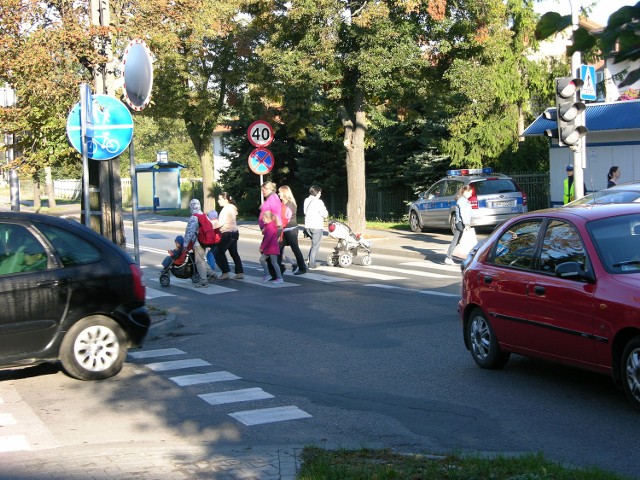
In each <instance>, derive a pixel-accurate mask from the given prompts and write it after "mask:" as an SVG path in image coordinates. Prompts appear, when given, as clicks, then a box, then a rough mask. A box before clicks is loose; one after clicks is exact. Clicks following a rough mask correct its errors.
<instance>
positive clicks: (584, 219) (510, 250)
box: [458, 204, 640, 410]
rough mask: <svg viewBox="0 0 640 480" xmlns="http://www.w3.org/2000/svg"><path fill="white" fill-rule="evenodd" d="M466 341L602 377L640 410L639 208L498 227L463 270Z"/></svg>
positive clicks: (486, 354) (479, 355)
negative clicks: (598, 373) (569, 366)
mask: <svg viewBox="0 0 640 480" xmlns="http://www.w3.org/2000/svg"><path fill="white" fill-rule="evenodd" d="M458 312H459V314H460V318H461V320H462V327H463V332H464V343H465V346H466V347H467V349H468V350H469V351H470V352H471V356H472V357H473V359H474V360H475V362H476V363H477V364H478V365H479V366H480V367H482V368H501V367H503V366H504V365H505V364H506V363H507V361H508V360H509V356H510V355H511V354H512V353H515V354H519V355H525V356H530V357H537V358H543V359H546V360H551V361H555V362H560V363H564V364H568V365H573V366H576V367H580V368H585V369H588V370H593V371H596V372H601V373H605V374H607V375H610V376H611V377H612V378H613V379H614V380H615V382H616V383H617V384H618V385H621V386H622V388H623V389H624V391H625V393H626V395H627V397H628V398H629V400H631V402H632V403H633V405H634V407H635V408H636V409H638V410H640V204H608V205H580V206H575V207H566V206H565V207H563V208H557V209H549V210H542V211H536V212H532V213H529V214H525V215H520V216H518V217H515V218H512V219H510V220H508V221H506V222H505V223H503V224H502V225H500V226H499V227H498V228H496V230H495V231H494V232H493V233H492V234H491V236H490V237H489V238H488V239H487V240H486V241H485V242H484V243H483V244H482V245H481V246H480V247H479V248H478V249H477V252H475V255H474V256H473V258H472V259H471V260H470V261H469V262H468V263H466V264H465V268H464V271H463V283H462V299H461V300H460V302H459V305H458Z"/></svg>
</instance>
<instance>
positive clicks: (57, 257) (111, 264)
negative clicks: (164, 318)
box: [0, 212, 151, 380]
mask: <svg viewBox="0 0 640 480" xmlns="http://www.w3.org/2000/svg"><path fill="white" fill-rule="evenodd" d="M0 305H1V307H0V368H4V367H16V366H25V365H34V364H38V363H43V362H55V361H58V360H59V361H60V362H61V363H62V367H63V368H64V370H65V371H66V372H67V373H68V374H69V375H70V376H72V377H74V378H78V379H81V380H100V379H104V378H109V377H112V376H113V375H116V374H117V373H118V372H119V371H120V370H121V369H122V365H123V364H124V361H125V358H126V355H127V349H128V348H131V347H138V346H141V344H142V341H143V340H144V337H145V335H146V334H147V331H148V329H149V326H150V323H151V320H150V318H149V312H148V311H147V308H146V307H145V287H144V285H143V283H142V271H141V270H140V267H139V266H138V265H137V264H136V263H135V262H134V261H133V260H132V259H131V257H130V256H129V255H127V253H125V252H124V251H122V250H121V249H120V248H118V247H117V246H116V245H115V244H114V243H112V242H110V241H109V240H107V239H105V238H104V237H101V236H100V235H98V234H97V233H95V232H93V231H92V230H90V229H89V228H87V227H85V226H84V225H82V224H80V223H78V222H77V221H74V220H68V219H64V218H57V217H53V216H47V215H39V214H34V213H18V212H0Z"/></svg>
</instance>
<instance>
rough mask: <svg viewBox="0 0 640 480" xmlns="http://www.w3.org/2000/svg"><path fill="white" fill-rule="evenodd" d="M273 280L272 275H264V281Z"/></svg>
mask: <svg viewBox="0 0 640 480" xmlns="http://www.w3.org/2000/svg"><path fill="white" fill-rule="evenodd" d="M270 281H271V275H265V276H264V277H262V283H268V282H270Z"/></svg>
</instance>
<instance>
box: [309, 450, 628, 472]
mask: <svg viewBox="0 0 640 480" xmlns="http://www.w3.org/2000/svg"><path fill="white" fill-rule="evenodd" d="M297 478H298V480H320V479H322V480H370V479H378V480H383V479H389V480H391V479H394V480H416V479H429V480H468V479H504V480H507V479H510V480H516V479H517V480H624V477H622V476H620V475H616V474H614V473H609V472H604V471H602V470H600V469H597V468H571V467H565V466H563V465H561V464H559V463H556V462H552V461H549V460H547V459H546V458H545V457H544V456H543V455H542V454H529V455H522V456H517V457H515V456H510V457H503V456H496V457H493V458H487V457H479V456H471V455H465V456H459V455H420V454H416V455H403V454H399V453H394V452H392V451H391V450H388V449H387V450H369V449H361V450H324V449H321V448H318V447H305V449H304V450H303V451H302V466H301V468H300V472H299V474H298V476H297Z"/></svg>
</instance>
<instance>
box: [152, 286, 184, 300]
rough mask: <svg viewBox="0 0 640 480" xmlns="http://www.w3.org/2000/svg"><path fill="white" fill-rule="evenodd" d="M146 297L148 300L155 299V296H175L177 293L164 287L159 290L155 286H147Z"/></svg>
mask: <svg viewBox="0 0 640 480" xmlns="http://www.w3.org/2000/svg"><path fill="white" fill-rule="evenodd" d="M144 296H145V298H146V299H147V300H153V299H154V298H160V297H175V296H176V295H175V293H169V290H168V289H166V288H163V289H162V290H157V289H155V288H151V287H146V288H145V295H144Z"/></svg>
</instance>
